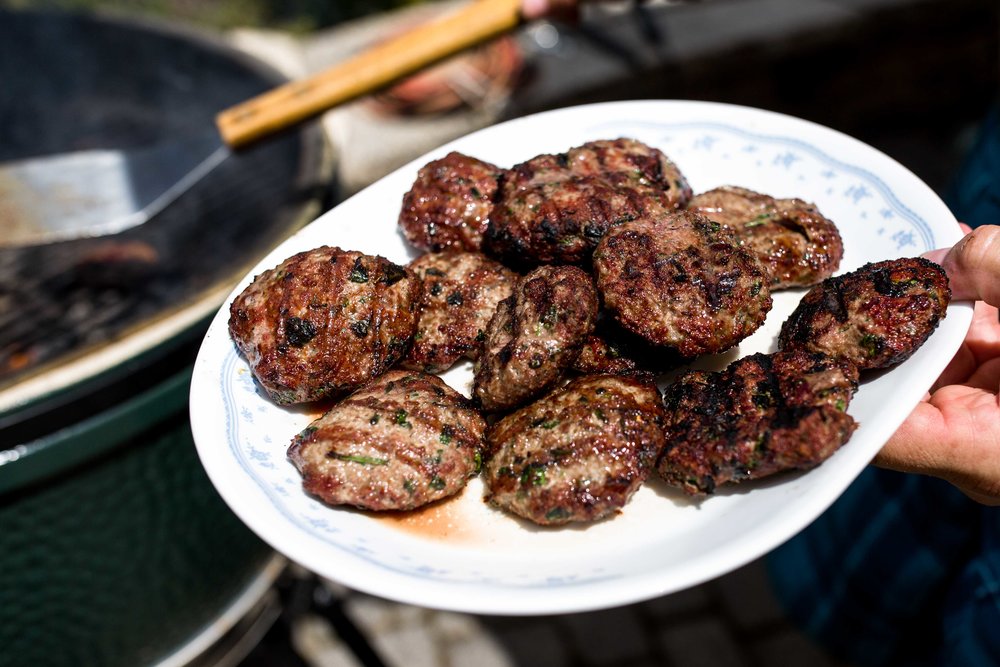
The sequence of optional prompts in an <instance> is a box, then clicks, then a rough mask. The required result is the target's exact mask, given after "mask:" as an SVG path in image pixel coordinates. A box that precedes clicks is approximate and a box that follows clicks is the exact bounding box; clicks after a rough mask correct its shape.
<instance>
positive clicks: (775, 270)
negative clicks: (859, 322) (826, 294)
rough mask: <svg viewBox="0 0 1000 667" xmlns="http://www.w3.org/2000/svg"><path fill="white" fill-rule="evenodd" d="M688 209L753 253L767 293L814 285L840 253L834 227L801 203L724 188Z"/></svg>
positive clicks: (811, 206)
mask: <svg viewBox="0 0 1000 667" xmlns="http://www.w3.org/2000/svg"><path fill="white" fill-rule="evenodd" d="M688 210H689V211H693V212H695V213H700V214H702V215H704V216H705V217H708V218H711V219H712V220H715V221H716V222H719V223H721V224H722V225H723V226H725V227H726V228H727V229H729V230H730V231H731V232H733V234H734V235H735V236H736V238H737V239H738V240H739V241H740V242H741V243H743V244H744V245H745V246H746V247H747V248H748V249H750V250H751V251H753V252H754V253H756V255H757V258H758V259H759V260H760V263H761V264H762V265H763V266H764V269H765V270H766V271H767V273H768V276H769V277H770V281H771V288H772V289H779V288H783V287H800V286H809V285H815V284H816V283H818V282H820V281H821V280H823V279H824V278H828V277H830V276H831V275H833V273H834V271H836V270H837V267H839V266H840V260H841V258H842V257H843V255H844V244H843V241H842V240H841V238H840V232H839V231H838V230H837V226H836V225H834V224H833V222H832V221H830V220H829V219H827V218H825V217H824V216H823V215H822V214H821V213H820V212H819V209H817V208H816V206H815V205H814V204H810V203H808V202H805V201H802V200H801V199H775V198H774V197H771V196H768V195H765V194H761V193H759V192H754V191H753V190H748V189H746V188H740V187H734V186H727V187H721V188H716V189H714V190H709V191H708V192H703V193H701V194H699V195H697V196H695V197H694V198H692V199H691V202H690V204H688Z"/></svg>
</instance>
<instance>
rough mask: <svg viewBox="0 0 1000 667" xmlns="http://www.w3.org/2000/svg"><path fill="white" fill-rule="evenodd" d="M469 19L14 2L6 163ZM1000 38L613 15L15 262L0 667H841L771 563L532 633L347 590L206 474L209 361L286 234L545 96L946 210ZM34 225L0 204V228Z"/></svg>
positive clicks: (194, 125)
mask: <svg viewBox="0 0 1000 667" xmlns="http://www.w3.org/2000/svg"><path fill="white" fill-rule="evenodd" d="M460 4H462V3H461V2H415V1H403V0H385V1H381V2H360V1H353V0H352V1H346V0H326V1H323V0H292V1H288V2H276V1H272V0H202V1H192V0H133V1H128V0H52V1H44V2H43V1H38V2H34V1H28V0H3V1H0V163H2V162H9V161H13V160H21V159H25V158H32V157H37V156H42V155H49V154H59V153H65V152H70V151H81V150H90V149H113V150H115V151H118V152H120V153H122V154H125V155H127V156H128V159H132V160H142V159H143V158H142V155H141V153H142V151H143V150H144V149H146V148H147V147H149V146H155V145H158V143H159V142H162V141H163V140H164V138H169V137H172V136H177V135H183V136H193V137H197V136H198V135H199V133H201V132H203V131H204V129H205V128H206V127H211V126H212V120H213V118H214V115H215V113H216V112H218V111H219V110H221V109H223V108H226V107H227V106H229V105H231V104H234V103H236V102H238V101H242V100H244V99H247V98H248V97H250V96H252V95H254V94H256V93H258V92H261V91H263V90H266V89H267V88H269V87H272V86H274V85H276V84H277V83H279V82H281V81H284V80H287V79H290V78H298V77H302V76H304V75H307V74H310V73H314V72H318V71H320V70H322V69H324V68H326V67H329V66H330V65H332V64H334V63H337V62H339V61H341V60H343V59H344V58H346V57H348V56H350V55H351V54H353V53H356V52H358V51H360V50H362V49H363V48H365V47H367V46H369V45H371V44H374V43H377V42H378V41H380V40H383V39H385V38H386V37H387V36H390V35H393V34H396V33H398V32H399V31H401V30H404V29H405V28H406V27H408V26H412V25H414V24H415V23H417V22H419V21H422V20H425V19H426V18H428V17H429V16H431V15H433V14H434V13H437V12H441V11H444V10H447V9H450V8H453V7H455V6H457V5H460ZM998 36H1000V8H998V5H997V3H996V2H995V0H706V1H703V2H672V1H663V0H660V1H653V2H647V3H643V4H635V3H631V2H624V3H619V2H616V3H601V4H594V5H591V6H587V7H586V8H585V11H584V12H583V14H582V17H581V20H580V21H579V22H578V23H575V24H572V25H568V24H563V23H557V22H547V21H540V22H536V23H533V24H530V25H526V26H524V27H522V28H520V29H518V30H517V31H516V32H514V33H512V34H510V35H508V36H505V37H503V38H501V39H498V40H496V41H494V42H492V43H490V44H488V45H484V46H482V47H479V48H476V49H475V50H473V51H470V52H468V53H466V54H463V55H462V56H460V57H458V58H456V59H454V60H452V61H449V62H447V63H444V64H442V65H439V66H437V67H435V68H434V69H433V70H431V71H428V72H425V73H423V74H421V75H420V76H418V77H415V78H413V79H410V80H407V81H404V82H402V83H400V84H398V85H396V86H395V87H393V88H392V89H390V90H386V91H382V92H380V93H378V94H376V95H372V96H369V97H366V98H364V99H361V100H358V101H355V102H352V103H349V104H347V105H344V106H342V107H339V108H337V109H335V110H332V111H330V112H328V113H326V114H324V116H323V117H322V118H321V119H319V120H318V121H316V122H312V123H308V124H306V125H304V126H302V127H300V128H298V129H296V130H295V131H293V132H289V133H286V134H284V135H282V136H281V137H280V138H278V139H276V140H275V141H271V142H267V144H266V145H262V146H259V147H255V148H254V149H252V150H250V151H247V152H246V153H244V154H240V155H239V156H238V157H237V158H236V159H229V160H226V162H225V163H223V164H222V165H221V166H219V167H218V168H216V169H214V170H212V171H211V173H209V174H208V175H207V176H205V178H204V179H202V180H200V181H199V182H197V183H195V184H194V185H193V186H191V187H190V188H188V189H186V190H185V191H184V192H182V193H181V194H179V195H178V196H177V197H176V198H174V199H172V200H171V201H170V202H169V203H168V204H167V205H166V206H165V207H163V208H162V209H161V210H159V211H158V212H157V213H156V215H155V216H154V217H153V218H152V219H151V220H150V221H149V222H147V223H146V224H144V225H141V226H138V227H134V228H132V229H128V230H125V231H122V232H119V233H115V234H110V235H106V236H101V237H97V238H87V239H77V240H66V239H62V238H59V237H55V236H54V237H52V238H48V239H41V240H40V241H37V240H36V241H35V242H32V243H30V244H17V243H9V242H8V243H4V244H3V245H0V646H3V647H4V650H3V651H0V664H10V665H61V664H67V665H144V664H160V665H245V666H258V665H260V666H264V665H277V666H279V667H280V666H283V665H314V666H327V665H349V666H354V665H393V666H395V665H400V666H401V665H407V666H408V667H409V666H413V665H418V666H420V665H427V666H429V667H430V666H433V667H437V666H462V665H473V664H474V665H476V666H477V667H491V666H493V665H497V666H528V665H552V666H556V667H561V666H566V667H576V666H581V667H583V666H586V667H590V666H594V667H612V666H613V667H644V666H646V665H666V666H668V667H688V666H691V667H694V666H698V665H713V666H720V667H727V666H729V665H733V666H748V667H753V666H765V665H779V664H780V665H810V666H820V667H822V666H823V665H841V664H843V663H841V662H839V661H838V659H837V658H836V656H830V655H827V654H826V653H824V652H823V651H822V649H820V648H819V647H818V646H815V645H814V644H812V643H811V642H810V641H809V640H808V639H807V638H806V637H804V636H803V635H801V634H800V633H799V632H798V631H797V630H796V628H795V626H794V623H793V622H792V621H793V620H794V619H788V618H786V616H785V614H784V613H783V611H782V610H781V609H780V607H779V606H778V605H777V603H776V601H775V600H774V598H773V596H772V594H771V591H770V589H769V585H768V581H767V577H766V573H765V571H764V568H763V566H762V564H761V563H759V562H755V563H752V564H751V565H749V566H747V567H745V568H742V569H740V570H738V571H736V572H734V573H732V574H730V575H727V576H725V577H723V578H721V579H719V580H716V581H713V582H709V583H707V584H704V585H702V586H699V587H696V588H694V589H690V590H688V591H684V592H682V593H678V594H675V595H671V596H667V597H665V598H661V599H656V600H651V601H647V602H643V603H639V604H636V605H631V606H628V607H623V608H619V609H614V610H608V611H604V612H592V613H586V614H570V615H563V616H554V617H542V618H522V619H518V618H494V617H484V616H476V615H469V614H455V613H444V612H437V611H433V610H430V609H423V608H418V607H412V606H408V605H400V604H395V603H391V602H388V601H385V600H380V599H376V598H372V597H370V596H366V595H364V594H361V593H358V592H356V591H351V590H348V589H346V588H344V587H342V586H340V585H338V584H336V583H335V582H328V581H322V580H319V579H317V578H316V577H314V576H313V575H312V574H310V573H308V572H304V571H302V570H300V569H298V568H297V567H295V566H294V565H291V564H289V563H287V562H286V561H285V560H284V559H283V558H281V557H280V556H278V555H276V554H274V553H273V552H272V551H271V550H270V549H268V548H267V547H266V546H265V545H263V544H262V543H261V542H260V541H259V540H258V539H257V538H256V537H255V536H254V535H252V534H251V533H250V532H249V531H248V530H247V529H246V528H245V527H244V526H243V525H242V524H241V523H240V522H239V521H237V520H236V519H235V517H234V516H233V515H232V514H231V513H230V512H229V510H228V509H227V508H226V507H225V506H224V504H223V503H222V502H221V500H220V499H219V498H218V496H217V495H216V493H215V491H214V489H213V488H212V487H211V484H210V483H209V482H208V480H207V478H206V477H205V475H204V472H203V471H202V469H201V467H200V464H199V463H198V460H197V456H196V454H195V451H194V446H193V443H192V441H191V435H190V428H189V425H188V418H187V389H188V386H189V383H190V376H191V364H192V363H193V360H194V356H195V354H196V352H197V349H198V345H199V343H200V341H201V337H202V336H203V335H204V332H205V329H206V328H207V325H208V321H209V319H210V318H211V317H212V316H213V315H214V313H215V311H216V310H217V309H218V308H219V306H220V304H221V303H222V301H223V300H224V298H225V296H226V295H227V294H228V292H229V291H230V290H231V289H232V286H233V285H234V284H235V282H236V281H237V280H238V279H239V278H240V277H242V275H243V274H244V273H245V272H246V271H247V270H248V269H249V268H250V267H251V266H253V265H254V264H255V263H256V262H257V261H258V260H259V258H260V257H261V256H262V255H263V254H265V253H266V252H267V251H268V250H269V249H270V248H273V247H274V246H275V245H277V244H278V243H279V242H280V241H281V240H282V239H284V238H286V237H287V236H288V235H290V234H291V233H293V232H294V231H295V230H297V229H298V228H300V227H301V226H302V225H303V224H306V223H308V222H309V221H311V220H312V219H314V218H315V217H316V216H318V215H319V214H320V213H322V212H323V211H324V210H327V209H329V208H330V207H332V206H335V205H336V204H337V202H339V201H340V200H342V199H343V198H344V197H346V196H347V195H349V194H351V193H352V192H355V191H357V190H359V189H360V188H363V187H364V186H366V185H368V184H369V183H371V182H373V181H375V180H377V179H378V178H379V177H381V176H383V175H384V174H386V173H388V172H390V171H392V170H393V169H395V168H396V167H398V166H400V165H402V164H404V163H406V162H409V161H410V160H412V159H414V158H415V157H417V156H419V155H421V154H423V153H425V152H426V151H428V150H430V149H432V148H434V147H436V146H439V145H441V144H442V143H444V142H446V141H449V140H451V139H453V138H456V137H458V136H461V135H463V134H466V133H468V132H470V131H472V130H475V129H479V128H481V127H485V126H487V125H490V124H493V123H496V122H499V121H502V120H506V119H509V118H514V117H517V116H521V115H524V114H528V113H533V112H536V111H541V110H545V109H551V108H556V107H562V106H568V105H573V104H580V103H586V102H593V101H601V100H617V99H640V98H664V99H667V98H673V99H697V100H712V101H721V102H730V103H736V104H744V105H750V106H755V107H761V108H765V109H770V110H774V111H779V112H783V113H788V114H791V115H794V116H798V117H801V118H806V119H808V120H812V121H815V122H818V123H821V124H823V125H827V126H830V127H832V128H834V129H837V130H840V131H842V132H845V133H847V134H850V135H852V136H855V137H857V138H858V139H861V140H862V141H865V142H867V143H869V144H871V145H873V146H875V147H876V148H878V149H880V150H882V151H884V152H885V153H887V154H889V155H890V156H892V157H894V158H896V159H897V160H898V161H899V162H901V163H902V164H904V165H905V166H907V167H908V168H910V169H911V170H912V171H914V172H915V173H916V174H917V175H918V176H920V177H921V178H922V179H923V180H924V181H926V182H927V183H928V184H929V185H930V186H931V187H932V188H934V189H935V190H936V191H938V192H939V193H940V194H942V196H945V197H947V196H948V192H949V188H950V187H951V185H952V182H953V179H954V174H955V172H956V170H957V168H958V165H959V164H960V162H961V159H962V157H963V155H964V154H965V152H966V151H967V150H968V147H969V146H970V144H971V143H972V141H973V140H974V137H975V136H976V131H977V128H978V127H979V124H980V123H981V121H982V119H983V118H984V117H985V116H986V113H987V110H988V109H989V108H990V106H991V104H993V103H994V102H995V99H996V93H997V91H998V90H1000V88H998V72H1000V45H998ZM3 187H4V183H3V181H2V179H0V192H3ZM22 214H23V212H21V211H19V210H12V209H11V208H9V207H8V208H5V207H0V228H3V225H6V224H12V223H11V222H10V221H11V220H12V219H13V218H14V217H17V216H19V215H22Z"/></svg>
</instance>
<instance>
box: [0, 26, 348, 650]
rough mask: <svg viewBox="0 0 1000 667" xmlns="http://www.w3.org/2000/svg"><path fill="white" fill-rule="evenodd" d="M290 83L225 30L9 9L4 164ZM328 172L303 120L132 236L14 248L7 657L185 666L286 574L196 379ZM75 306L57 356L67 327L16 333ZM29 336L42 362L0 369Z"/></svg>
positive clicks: (2, 638)
mask: <svg viewBox="0 0 1000 667" xmlns="http://www.w3.org/2000/svg"><path fill="white" fill-rule="evenodd" d="M283 81H284V79H283V77H281V76H279V75H278V74H276V73H275V72H274V71H272V70H270V69H269V68H268V67H266V66H265V65H263V64H261V63H260V62H259V61H256V60H254V59H252V58H250V57H248V56H246V55H245V54H241V53H238V52H236V51H235V50H234V49H232V48H231V47H229V46H228V45H227V44H225V43H224V42H223V41H222V40H221V39H220V38H219V37H218V36H217V35H205V34H202V33H193V32H191V31H190V29H188V28H178V27H177V26H166V25H162V24H155V25H153V24H149V23H146V22H140V21H136V20H132V19H123V18H110V17H102V16H93V15H82V14H65V13H45V12H32V11H20V10H18V11H14V10H4V9H0V82H2V84H0V118H3V119H4V122H3V123H2V124H0V161H3V160H11V159H19V158H22V157H29V156H30V155H32V154H46V153H58V152H66V151H71V150H77V149H83V148H93V147H105V146H103V145H102V144H103V142H104V141H108V142H110V143H111V144H114V146H112V147H117V148H122V147H125V148H128V147H136V146H141V145H146V144H149V143H155V142H158V141H171V140H173V139H174V138H176V137H183V136H185V133H190V132H203V131H204V130H205V129H211V128H214V116H215V114H216V113H218V112H219V111H221V110H222V109H224V108H227V107H228V106H230V105H232V104H235V103H237V102H239V101H242V100H245V99H249V98H250V97H253V96H254V95H256V94H259V93H260V92H263V91H265V90H267V89H269V88H271V87H273V86H275V85H278V84H279V83H282V82H283ZM332 164H333V162H332V159H331V156H330V152H329V146H328V144H327V143H326V141H325V139H324V137H323V134H322V131H321V129H320V128H319V127H318V126H317V125H316V124H312V125H311V126H303V127H300V128H297V129H295V130H294V131H290V132H286V133H284V134H283V135H281V136H279V137H274V138H272V139H270V140H267V141H265V142H261V143H260V144H258V145H255V146H253V147H250V148H248V149H246V150H245V151H241V152H239V153H237V154H234V155H232V156H231V157H229V158H227V159H226V160H225V162H223V163H222V164H220V165H219V166H217V167H216V168H215V169H214V170H213V171H212V172H211V173H209V174H208V175H206V176H204V177H203V178H202V179H201V180H200V181H199V182H198V183H196V184H195V185H194V186H192V187H191V189H190V190H187V191H185V192H184V193H183V194H181V195H180V196H179V197H178V198H177V199H176V200H175V201H173V202H172V203H171V204H170V205H169V206H167V208H166V209H164V210H163V211H162V212H160V213H158V214H157V215H156V217H154V218H153V219H152V220H150V221H149V222H147V223H145V224H144V225H141V226H139V227H137V228H133V229H130V230H128V231H126V232H122V233H121V234H120V235H115V236H112V237H104V238H99V239H85V240H79V241H70V242H65V243H53V244H50V245H46V246H40V247H31V248H2V247H0V304H3V306H2V307H3V308H9V307H10V306H11V305H12V304H13V306H14V307H15V308H20V309H22V310H21V311H20V313H15V317H10V315H11V313H10V312H9V311H3V310H0V667H5V666H7V665H19V666H20V665H24V666H28V667H45V666H50V665H51V666H56V665H68V666H72V667H103V666H110V667H117V666H119V665H120V666H123V667H124V666H127V667H137V666H142V665H154V664H163V663H164V661H166V664H171V665H175V664H178V661H179V660H180V659H183V660H188V659H189V658H190V657H191V652H192V649H191V647H192V646H195V647H197V646H202V645H204V643H205V637H213V636H215V634H222V633H224V632H225V630H226V629H227V628H226V627H224V626H227V624H228V626H230V627H231V626H233V624H234V623H235V621H234V620H233V619H232V616H233V613H234V612H233V610H234V609H238V608H241V607H240V605H241V604H244V602H243V601H245V600H246V598H247V596H248V594H249V592H254V591H257V590H259V589H260V587H261V586H260V582H261V581H265V589H266V583H267V577H268V576H270V577H271V578H272V580H273V576H276V575H272V574H271V573H273V572H274V570H275V568H274V563H275V562H277V561H276V560H275V554H274V552H273V551H272V550H271V549H270V548H269V547H268V546H266V545H265V544H264V543H263V542H262V541H261V540H259V539H258V538H257V537H256V536H255V535H254V534H253V533H252V532H251V531H250V530H249V529H248V528H246V527H245V526H244V525H243V524H242V523H241V522H240V521H239V520H238V519H237V518H236V516H235V515H234V514H233V513H232V512H231V511H230V510H229V509H228V507H227V506H226V505H225V503H224V502H223V501H222V499H221V498H220V497H219V496H218V495H217V493H216V491H215V489H214V488H213V486H212V485H211V483H210V481H209V479H208V477H207V475H206V474H205V472H204V469H203V468H202V466H201V464H200V462H199V460H198V457H197V453H196V450H195V446H194V443H193V440H192V436H191V429H190V422H189V415H188V392H189V388H190V379H191V370H192V366H193V363H194V359H195V357H196V354H197V350H198V348H199V346H200V343H201V339H202V337H203V336H204V333H205V331H206V330H207V327H208V322H209V321H210V320H211V318H212V317H213V316H214V315H215V313H216V311H217V310H218V309H219V308H220V307H221V306H222V304H223V302H224V300H225V296H226V294H228V293H229V292H230V291H231V290H232V288H233V286H234V285H236V284H237V282H238V281H239V279H240V278H242V277H243V275H245V274H246V272H247V271H249V270H250V269H251V268H252V267H253V266H254V265H255V264H256V263H257V262H258V261H259V258H260V257H262V256H263V255H264V254H265V253H266V252H268V251H269V250H270V249H271V248H273V247H274V246H276V245H277V244H278V243H280V242H281V241H282V240H284V239H285V238H287V237H288V236H289V235H290V234H292V233H293V232H294V231H296V230H297V229H299V228H301V226H302V225H303V224H305V223H306V222H308V221H309V220H311V219H313V218H314V217H315V216H316V215H318V213H319V212H320V210H321V207H322V202H323V200H324V198H326V197H328V190H329V183H330V181H331V173H332ZM136 248H138V249H139V251H138V253H136V250H135V249H136ZM109 249H110V250H109ZM130 253H132V254H130ZM122 257H124V259H125V261H118V260H120V259H121V258H122ZM150 258H153V260H150ZM46 272H49V274H46ZM33 290H34V291H33ZM61 298H66V299H67V301H66V302H65V303H63V302H61V301H59V299H61ZM116 299H117V301H116ZM108 304H110V305H108ZM81 309H83V310H82V311H81ZM102 309H103V310H102ZM79 312H88V313H93V314H94V316H93V318H91V319H84V320H82V324H81V323H80V322H77V323H76V326H77V328H78V330H77V331H75V332H71V333H73V335H74V336H75V338H71V339H68V342H69V343H71V345H68V346H66V349H65V350H64V351H62V352H60V350H62V349H63V348H60V347H59V345H62V344H63V343H66V342H67V341H63V340H61V339H59V338H58V336H59V335H63V334H65V333H66V331H65V330H67V329H68V328H69V325H68V324H66V323H65V322H63V321H61V320H60V321H57V322H49V323H47V324H44V325H39V326H25V325H24V323H25V322H32V321H34V320H33V319H32V318H35V319H38V320H39V321H43V320H42V319H39V318H42V316H44V315H45V314H46V313H57V314H58V315H59V316H60V317H62V316H63V315H64V314H65V315H66V316H67V319H68V316H69V315H71V314H72V313H79ZM5 317H6V319H4V318H5ZM115 318H117V319H115ZM119 320H120V321H119ZM101 327H103V328H101ZM18 328H20V329H22V330H24V331H26V335H34V336H35V342H37V343H39V345H38V346H36V347H32V348H30V350H29V351H30V352H31V353H32V354H34V353H35V352H37V354H38V355H48V356H47V357H46V358H45V361H44V363H41V362H40V365H39V366H38V367H36V368H30V369H27V370H23V371H22V370H19V371H18V373H20V374H19V375H16V376H11V375H9V374H8V375H4V352H5V351H6V350H9V349H10V346H11V345H20V344H21V342H19V341H17V340H14V341H13V342H12V341H11V340H9V339H8V338H9V337H10V336H11V335H12V333H13V330H14V329H18ZM5 337H7V338H5ZM32 344H34V343H32ZM23 356H24V357H25V358H27V357H28V356H30V355H23ZM81 369H83V371H81ZM67 378H69V379H67ZM220 619H224V620H220ZM213 633H214V634H213ZM198 657H200V656H194V658H195V659H197V658H198Z"/></svg>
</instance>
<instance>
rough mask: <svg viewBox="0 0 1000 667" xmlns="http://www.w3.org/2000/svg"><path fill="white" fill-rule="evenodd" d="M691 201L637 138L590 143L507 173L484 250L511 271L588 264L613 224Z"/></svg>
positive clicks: (660, 157)
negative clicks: (522, 267)
mask: <svg viewBox="0 0 1000 667" xmlns="http://www.w3.org/2000/svg"><path fill="white" fill-rule="evenodd" d="M690 197H691V188H690V187H689V186H688V184H687V181H686V180H685V178H684V176H683V175H682V174H681V172H680V170H679V169H678V168H677V166H676V165H674V163H673V162H671V161H670V160H669V159H668V158H667V157H666V156H665V155H664V154H663V153H662V152H661V151H660V150H658V149H656V148H652V147H650V146H646V145H645V144H642V143H640V142H638V141H635V140H633V139H615V140H602V141H591V142H588V143H586V144H583V145H582V146H578V147H575V148H571V149H570V150H569V151H567V152H566V153H561V154H558V155H550V154H544V155H539V156H537V157H535V158H532V159H531V160H528V161H527V162H522V163H521V164H519V165H517V166H515V167H513V168H512V169H510V170H508V171H507V172H505V173H504V175H503V177H502V178H501V186H500V191H499V193H498V195H497V205H496V207H495V208H494V210H493V214H492V215H491V217H490V224H489V226H488V228H487V232H486V242H485V247H486V249H487V251H488V252H490V253H492V254H494V255H496V256H498V257H500V258H501V259H502V260H503V261H505V262H506V263H510V264H526V265H534V264H585V263H588V262H589V261H590V255H591V253H592V252H593V250H594V247H595V246H596V245H597V243H598V241H600V240H601V237H603V236H604V235H605V234H606V233H607V231H608V229H610V228H611V227H613V226H614V225H618V224H621V223H623V222H627V221H629V220H634V219H636V218H638V217H640V216H642V215H644V214H651V215H652V214H660V213H662V212H664V211H671V210H674V209H677V208H681V207H683V206H684V205H685V204H686V203H687V201H688V199H690Z"/></svg>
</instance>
